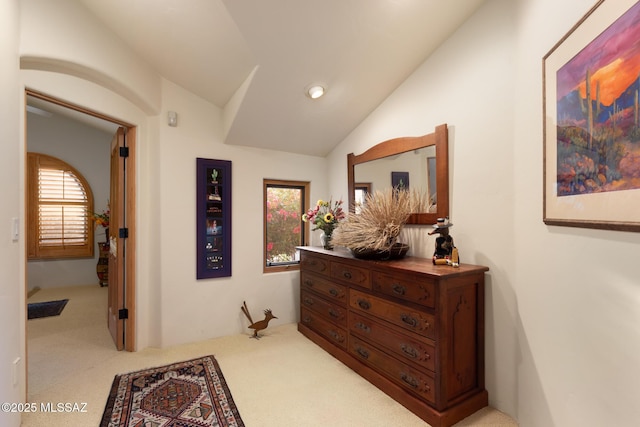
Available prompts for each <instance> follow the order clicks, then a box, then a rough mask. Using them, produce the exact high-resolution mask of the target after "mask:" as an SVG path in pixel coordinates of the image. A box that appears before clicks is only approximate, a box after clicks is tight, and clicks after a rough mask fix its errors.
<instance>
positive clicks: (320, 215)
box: [302, 199, 346, 249]
mask: <svg viewBox="0 0 640 427" xmlns="http://www.w3.org/2000/svg"><path fill="white" fill-rule="evenodd" d="M345 217H346V215H345V213H344V211H343V210H342V200H339V201H336V202H333V201H332V200H329V201H328V202H326V201H324V200H322V199H320V200H318V203H316V207H315V208H313V209H309V210H308V211H307V213H305V214H304V215H302V220H303V221H304V222H309V223H311V224H313V225H314V227H313V228H312V231H315V230H322V231H323V233H324V238H323V244H322V245H323V246H324V248H325V249H333V244H332V243H331V238H332V235H333V230H335V228H336V226H337V225H338V222H340V221H341V220H343V219H344V218H345Z"/></svg>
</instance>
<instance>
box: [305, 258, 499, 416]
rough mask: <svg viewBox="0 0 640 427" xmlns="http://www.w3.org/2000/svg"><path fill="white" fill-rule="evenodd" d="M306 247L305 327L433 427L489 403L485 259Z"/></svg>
mask: <svg viewBox="0 0 640 427" xmlns="http://www.w3.org/2000/svg"><path fill="white" fill-rule="evenodd" d="M300 251H301V258H300V323H298V330H299V331H300V332H301V333H302V334H304V335H305V336H306V337H308V338H309V339H310V340H312V341H313V342H315V343H316V344H318V345H319V346H320V347H322V348H323V349H324V350H326V351H327V352H329V353H331V354H332V355H333V356H334V357H336V358H337V359H339V360H340V361H341V362H343V363H344V364H346V365H347V366H349V367H350V368H351V369H353V370H354V371H355V372H357V373H358V374H360V375H361V376H362V377H364V378H366V379H367V380H368V381H370V382H371V383H373V384H374V385H376V386H377V387H378V388H380V389H381V390H382V391H384V392H385V393H387V394H388V395H389V396H391V397H392V398H393V399H395V400H397V401H398V402H400V403H401V404H402V405H404V406H405V407H406V408H408V409H409V410H410V411H412V412H414V413H415V414H416V415H418V416H419V417H421V418H422V419H424V420H425V421H427V422H428V423H429V424H431V425H432V426H433V427H439V426H450V425H452V424H455V423H456V422H458V421H460V420H461V419H463V418H465V417H467V416H469V415H471V414H472V413H474V412H476V411H477V410H479V409H481V408H483V407H485V406H487V402H488V394H487V391H486V390H485V389H484V273H485V271H487V270H488V268H487V267H482V266H476V265H469V264H461V265H460V267H459V268H453V267H449V266H441V265H438V266H436V265H433V264H432V262H431V260H430V259H424V258H413V257H406V258H404V259H401V260H395V261H367V260H361V259H355V258H354V257H353V256H352V255H351V253H350V252H348V251H347V250H344V249H342V248H336V249H335V250H333V251H328V250H324V249H322V248H320V247H310V246H305V247H301V248H300ZM363 405H366V402H363Z"/></svg>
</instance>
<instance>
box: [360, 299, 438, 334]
mask: <svg viewBox="0 0 640 427" xmlns="http://www.w3.org/2000/svg"><path fill="white" fill-rule="evenodd" d="M349 305H350V306H351V307H352V308H353V309H355V310H357V311H358V312H360V313H367V314H370V315H372V316H376V317H377V318H379V319H381V320H384V321H387V322H390V323H393V324H394V325H397V326H400V327H401V328H403V329H405V330H408V331H412V332H415V333H418V334H420V335H423V336H425V337H428V338H435V331H436V328H435V317H434V316H433V315H431V314H429V313H425V312H423V311H419V310H415V309H413V308H410V307H405V306H403V305H401V304H396V303H393V302H391V301H387V300H384V299H382V298H378V297H374V296H371V295H369V294H365V293H364V292H360V291H357V290H354V289H350V290H349Z"/></svg>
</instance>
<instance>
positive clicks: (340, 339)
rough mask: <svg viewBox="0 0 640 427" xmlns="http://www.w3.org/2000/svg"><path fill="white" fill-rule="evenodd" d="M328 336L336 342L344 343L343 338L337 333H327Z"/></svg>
mask: <svg viewBox="0 0 640 427" xmlns="http://www.w3.org/2000/svg"><path fill="white" fill-rule="evenodd" d="M328 332H329V335H331V337H332V338H333V339H334V340H335V341H337V342H343V341H344V337H343V336H342V335H340V334H339V333H337V332H336V331H328Z"/></svg>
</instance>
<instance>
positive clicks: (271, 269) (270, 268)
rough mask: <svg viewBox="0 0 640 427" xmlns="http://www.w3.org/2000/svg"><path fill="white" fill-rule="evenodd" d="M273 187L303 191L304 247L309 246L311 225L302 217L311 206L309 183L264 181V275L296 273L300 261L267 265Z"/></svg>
mask: <svg viewBox="0 0 640 427" xmlns="http://www.w3.org/2000/svg"><path fill="white" fill-rule="evenodd" d="M271 187H277V188H292V189H294V188H295V189H301V190H302V193H303V194H302V206H301V211H300V230H301V232H302V242H301V245H302V246H306V245H308V244H309V223H307V222H304V221H302V215H303V214H304V213H305V212H307V211H308V210H309V205H310V200H311V196H310V189H311V183H310V182H309V181H290V180H279V179H266V178H265V179H264V180H263V184H262V209H263V211H262V224H263V225H262V226H263V232H262V266H263V272H264V273H275V272H280V271H295V270H299V269H300V260H296V261H291V262H287V263H279V264H276V265H268V264H267V191H268V189H269V188H271Z"/></svg>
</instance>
